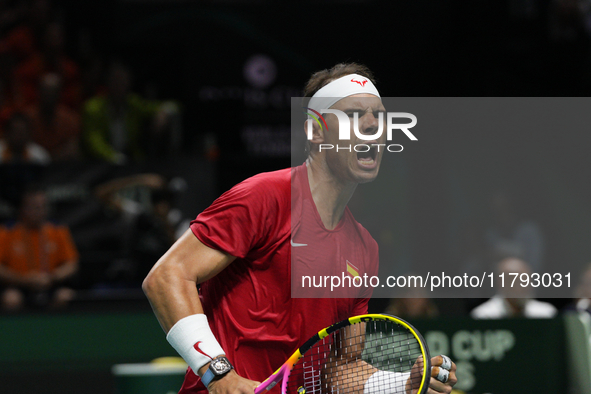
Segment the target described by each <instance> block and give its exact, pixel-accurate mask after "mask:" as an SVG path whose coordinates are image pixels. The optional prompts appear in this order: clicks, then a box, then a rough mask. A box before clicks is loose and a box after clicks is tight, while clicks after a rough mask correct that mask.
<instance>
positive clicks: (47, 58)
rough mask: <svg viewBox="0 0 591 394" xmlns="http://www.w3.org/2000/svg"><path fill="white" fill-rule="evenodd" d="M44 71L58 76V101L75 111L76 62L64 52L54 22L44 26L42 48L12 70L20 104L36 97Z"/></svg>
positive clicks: (77, 100) (77, 89) (77, 94)
mask: <svg viewBox="0 0 591 394" xmlns="http://www.w3.org/2000/svg"><path fill="white" fill-rule="evenodd" d="M48 73H55V74H57V75H59V76H60V78H61V81H62V92H61V97H60V102H61V103H63V104H65V105H67V106H69V107H70V108H72V109H75V110H77V109H78V108H79V107H80V72H79V70H78V66H77V65H76V63H74V62H73V61H72V60H71V59H70V58H68V57H67V56H66V55H65V53H64V31H63V26H62V25H61V24H60V23H58V22H51V23H49V24H48V25H47V27H46V29H45V33H44V36H43V47H42V51H41V52H39V53H35V54H33V55H31V56H30V57H29V58H28V59H27V60H26V61H24V62H23V63H21V64H20V65H19V66H18V67H17V69H16V70H15V72H14V75H15V79H16V81H17V83H18V86H19V90H20V93H21V94H22V100H23V104H25V105H27V104H32V103H36V102H37V101H38V100H39V81H40V80H41V77H42V76H43V75H45V74H48Z"/></svg>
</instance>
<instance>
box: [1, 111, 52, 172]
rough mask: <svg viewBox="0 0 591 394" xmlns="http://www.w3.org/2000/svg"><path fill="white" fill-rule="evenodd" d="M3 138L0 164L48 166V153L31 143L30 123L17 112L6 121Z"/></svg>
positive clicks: (24, 116)
mask: <svg viewBox="0 0 591 394" xmlns="http://www.w3.org/2000/svg"><path fill="white" fill-rule="evenodd" d="M4 134H5V138H4V140H0V163H2V164H4V163H34V164H48V163H49V162H50V161H51V158H50V156H49V153H48V152H47V151H46V150H45V149H43V147H41V146H39V145H37V144H35V143H34V142H33V141H31V132H30V121H29V119H28V118H27V116H26V115H24V114H22V113H20V112H17V113H14V114H13V115H12V117H11V118H10V119H9V120H8V123H7V125H6V128H5V132H4Z"/></svg>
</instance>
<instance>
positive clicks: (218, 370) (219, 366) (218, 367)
mask: <svg viewBox="0 0 591 394" xmlns="http://www.w3.org/2000/svg"><path fill="white" fill-rule="evenodd" d="M210 366H211V369H212V371H213V373H214V374H216V375H221V374H224V373H226V372H228V371H230V370H231V369H232V365H231V364H230V362H229V361H228V360H227V359H226V358H225V357H220V358H216V359H215V360H213V361H212V362H211V364H210Z"/></svg>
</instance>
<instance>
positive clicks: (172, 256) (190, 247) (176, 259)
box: [142, 229, 235, 332]
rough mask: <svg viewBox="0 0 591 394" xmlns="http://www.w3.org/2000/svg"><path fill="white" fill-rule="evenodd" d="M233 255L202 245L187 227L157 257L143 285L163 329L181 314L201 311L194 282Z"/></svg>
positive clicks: (223, 265)
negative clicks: (162, 254) (172, 243)
mask: <svg viewBox="0 0 591 394" xmlns="http://www.w3.org/2000/svg"><path fill="white" fill-rule="evenodd" d="M234 259H235V257H234V256H231V255H229V254H226V253H223V252H220V251H219V250H215V249H211V248H209V247H207V246H205V245H204V244H203V243H202V242H201V241H199V239H198V238H197V237H196V236H195V235H194V234H193V233H192V231H191V230H190V229H189V230H187V231H186V232H185V233H184V234H183V235H182V236H181V238H179V240H178V241H177V242H176V243H175V244H174V245H173V246H172V247H171V248H170V249H169V250H168V252H166V253H165V254H164V256H162V257H161V258H160V260H158V262H157V263H156V265H154V267H153V268H152V270H151V271H150V273H149V274H148V276H147V277H146V279H145V280H144V283H143V284H142V289H143V290H144V292H145V293H146V296H147V297H148V300H149V301H150V304H151V305H152V309H153V310H154V313H155V314H156V317H157V318H158V321H159V322H160V325H161V326H162V329H163V330H164V331H165V332H168V331H169V330H170V329H171V328H172V326H173V325H174V324H175V323H176V322H177V321H179V320H180V319H182V318H183V317H186V316H189V315H194V314H196V313H203V307H202V306H201V302H200V301H199V295H198V293H197V284H198V283H202V282H204V281H206V280H207V279H210V278H212V277H214V276H215V275H217V274H218V273H219V272H221V271H222V270H223V269H224V268H226V267H227V266H228V265H229V264H230V263H231V262H232V261H234Z"/></svg>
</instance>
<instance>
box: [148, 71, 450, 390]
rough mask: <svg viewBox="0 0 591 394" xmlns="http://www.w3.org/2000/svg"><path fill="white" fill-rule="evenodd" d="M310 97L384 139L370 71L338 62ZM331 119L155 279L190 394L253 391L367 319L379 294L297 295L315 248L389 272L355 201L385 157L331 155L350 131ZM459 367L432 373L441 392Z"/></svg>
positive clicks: (358, 267)
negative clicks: (351, 320)
mask: <svg viewBox="0 0 591 394" xmlns="http://www.w3.org/2000/svg"><path fill="white" fill-rule="evenodd" d="M352 80H355V81H357V82H352ZM364 81H366V82H364ZM304 93H305V96H306V97H311V98H312V99H311V102H310V105H309V106H310V107H311V108H312V107H313V106H314V105H326V104H327V101H326V100H324V101H322V100H321V102H318V100H316V104H314V100H315V97H316V98H320V99H322V98H326V97H337V98H342V99H337V100H334V102H331V103H328V104H330V106H329V107H323V108H335V109H340V110H342V111H344V112H347V111H349V112H350V110H354V111H356V112H358V113H359V130H360V131H361V132H362V133H365V134H367V135H372V134H375V131H376V130H377V127H378V123H377V115H376V114H377V113H378V111H383V110H384V109H383V107H382V104H381V100H380V98H379V93H378V91H377V89H376V88H375V86H374V78H373V75H372V73H371V72H370V70H369V69H367V68H366V67H365V66H361V65H358V64H355V63H349V64H338V65H336V66H335V67H333V68H331V69H328V70H323V71H320V72H317V73H315V74H313V75H312V77H311V79H310V80H309V81H308V83H307V85H306V88H305V92H304ZM361 99H362V100H361ZM368 103H369V104H368ZM325 119H326V122H327V125H328V128H327V129H323V128H321V127H319V126H318V124H317V123H314V127H313V135H312V139H311V140H310V152H309V156H308V159H307V160H306V162H305V163H304V164H303V165H301V166H299V167H295V168H291V169H285V170H280V171H275V172H270V173H262V174H259V175H256V176H254V177H252V178H249V179H247V180H245V181H243V182H242V183H240V184H238V185H236V186H235V187H233V188H232V189H231V190H229V191H227V192H226V193H224V194H223V195H222V196H221V197H219V198H218V199H217V200H216V201H215V202H214V203H213V204H212V205H211V206H210V207H209V208H207V209H206V210H205V211H204V212H202V213H201V214H200V215H199V216H198V217H197V218H196V219H195V220H194V221H193V222H192V223H191V226H190V230H187V232H186V233H185V234H184V235H183V236H182V237H181V238H180V239H179V240H178V241H177V242H176V243H175V244H174V245H173V246H172V247H171V248H170V250H169V251H168V252H167V253H166V254H164V256H162V258H161V259H160V260H159V261H158V262H157V263H156V265H155V266H154V267H153V268H152V270H151V271H150V273H149V274H148V276H147V277H146V279H145V280H144V283H143V289H144V291H145V293H146V295H147V297H148V299H149V300H150V303H151V305H152V308H153V309H154V312H155V314H156V316H157V318H158V320H159V322H160V324H161V326H162V328H163V329H164V331H165V332H167V336H166V337H167V340H168V341H169V342H170V344H171V345H172V346H173V347H174V348H175V349H176V350H177V351H178V352H179V354H180V355H181V356H182V357H183V358H184V359H185V361H187V363H188V364H189V367H190V368H189V369H188V371H187V374H186V377H185V382H184V384H183V386H182V388H181V390H180V393H181V394H188V393H207V391H209V392H210V393H215V394H222V393H253V390H254V388H255V387H256V386H257V385H258V384H259V382H258V381H260V380H263V379H265V378H266V377H267V376H269V375H270V374H271V373H273V372H274V371H275V369H276V368H277V367H278V366H280V365H282V364H283V363H284V362H285V360H286V359H287V357H289V356H290V355H291V354H292V353H293V351H294V350H295V349H297V348H298V346H300V345H301V342H302V341H305V340H307V339H308V338H310V337H311V336H312V335H314V334H315V333H316V332H317V331H318V330H320V329H322V328H323V327H326V326H329V325H330V324H332V323H334V322H336V321H340V320H343V319H346V318H348V317H350V316H354V315H360V314H365V313H367V308H368V300H369V298H370V297H371V289H363V290H361V293H359V294H356V295H355V297H354V298H320V299H312V298H292V297H291V289H290V283H291V275H292V273H291V264H292V256H296V255H297V256H301V257H298V258H301V259H304V258H305V256H306V252H305V250H323V251H324V252H325V254H326V256H329V257H331V259H329V260H328V261H324V263H323V264H324V265H326V264H328V265H330V266H334V267H336V268H335V269H336V270H337V272H338V271H340V272H347V271H348V269H349V267H348V266H347V263H348V262H349V263H350V264H352V265H354V269H355V271H356V272H357V273H358V274H363V273H367V274H368V275H375V274H377V269H378V246H377V243H376V242H375V241H374V240H373V238H372V237H371V236H370V235H369V233H368V232H367V230H365V229H364V228H363V227H362V226H361V225H360V224H359V223H357V222H356V221H355V219H354V218H353V215H352V214H351V212H350V211H349V209H348V208H347V203H348V201H349V199H350V198H351V196H352V194H353V192H354V191H355V188H356V186H357V185H358V184H360V183H365V182H369V181H372V180H373V179H375V178H376V176H377V174H378V171H379V167H380V161H381V157H382V153H383V151H381V152H378V150H377V149H372V150H371V151H370V152H367V153H361V154H358V153H356V152H354V151H351V152H349V151H344V152H343V151H340V152H336V151H335V150H322V151H320V149H319V145H320V144H322V143H327V144H336V143H337V138H338V137H337V135H336V134H335V133H336V131H335V132H329V131H327V130H331V131H332V130H338V127H336V124H337V119H336V117H335V116H334V115H327V116H325ZM351 123H353V122H351ZM331 126H332V127H331ZM352 138H353V139H355V138H356V137H355V136H353V137H352ZM376 142H379V141H376ZM351 143H352V144H355V143H356V141H354V140H352V141H351ZM358 143H371V141H369V142H368V141H365V140H363V141H360V142H359V141H358ZM292 210H293V214H294V215H293V218H294V219H293V220H292ZM296 250H297V251H298V253H295V252H294V251H296ZM300 251H304V252H303V253H301V252H300ZM293 263H294V264H296V263H299V261H293ZM349 272H350V271H349ZM198 284H201V289H200V292H198V288H197V287H198V286H197V285H198ZM443 362H444V359H443V358H442V357H440V356H437V357H434V358H433V359H432V363H433V365H434V366H436V368H433V376H437V375H441V373H440V372H441V371H440V370H441V368H439V366H442V363H443ZM447 364H451V365H447V366H445V367H446V368H447V369H448V370H449V372H448V373H447V375H448V379H447V382H446V383H443V382H440V381H438V380H437V379H435V378H431V381H430V382H431V383H430V391H429V393H431V394H435V393H449V392H451V389H452V386H453V385H454V384H455V382H456V376H455V364H453V363H451V362H449V363H447ZM442 380H445V379H442ZM359 392H360V393H361V392H364V391H363V388H361V389H360V391H359ZM365 394H373V392H372V393H365ZM409 394H410V393H409Z"/></svg>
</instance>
